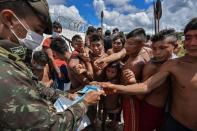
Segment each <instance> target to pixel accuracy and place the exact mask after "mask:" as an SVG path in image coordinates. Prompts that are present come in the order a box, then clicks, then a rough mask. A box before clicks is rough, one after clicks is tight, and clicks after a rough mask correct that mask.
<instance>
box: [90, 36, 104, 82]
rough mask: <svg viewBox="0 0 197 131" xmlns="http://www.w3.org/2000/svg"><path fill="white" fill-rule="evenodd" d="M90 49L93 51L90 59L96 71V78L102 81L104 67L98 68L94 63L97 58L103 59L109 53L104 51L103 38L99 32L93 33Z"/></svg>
mask: <svg viewBox="0 0 197 131" xmlns="http://www.w3.org/2000/svg"><path fill="white" fill-rule="evenodd" d="M90 49H91V50H92V52H91V53H90V59H91V62H92V66H93V71H94V80H96V81H102V73H103V69H99V68H97V66H94V64H93V63H94V62H95V61H96V60H97V59H101V58H104V57H106V56H107V54H105V52H104V45H103V40H102V39H101V37H100V36H99V35H98V34H93V35H92V37H91V42H90Z"/></svg>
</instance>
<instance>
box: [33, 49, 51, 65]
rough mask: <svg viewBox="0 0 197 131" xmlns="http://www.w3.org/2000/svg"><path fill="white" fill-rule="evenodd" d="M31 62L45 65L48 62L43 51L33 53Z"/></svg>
mask: <svg viewBox="0 0 197 131" xmlns="http://www.w3.org/2000/svg"><path fill="white" fill-rule="evenodd" d="M33 60H35V61H37V62H39V63H45V64H47V63H48V61H49V58H48V55H47V54H46V53H45V52H43V51H35V52H34V53H33Z"/></svg>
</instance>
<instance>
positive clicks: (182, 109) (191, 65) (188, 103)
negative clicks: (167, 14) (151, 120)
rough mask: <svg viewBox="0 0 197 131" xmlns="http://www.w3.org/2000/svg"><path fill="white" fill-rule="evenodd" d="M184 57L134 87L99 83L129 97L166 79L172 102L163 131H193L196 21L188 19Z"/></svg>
mask: <svg viewBox="0 0 197 131" xmlns="http://www.w3.org/2000/svg"><path fill="white" fill-rule="evenodd" d="M184 35H185V42H184V46H185V49H186V51H187V53H186V55H185V56H183V57H181V58H177V59H173V60H169V61H168V62H166V63H165V64H164V65H162V66H161V67H160V70H159V72H158V73H156V74H155V75H153V76H152V77H150V78H149V79H148V80H146V81H145V82H144V83H140V84H134V85H128V86H123V85H113V84H103V85H102V86H103V87H107V88H111V89H113V91H118V92H125V93H127V94H128V93H130V94H146V93H150V92H151V91H152V90H154V89H156V88H158V87H159V86H160V85H161V84H163V83H164V82H165V80H166V79H167V78H168V77H169V76H170V77H171V84H172V103H171V110H170V114H169V115H168V117H167V118H166V120H165V122H164V124H163V128H162V130H163V131H192V130H197V112H196V110H197V103H196V101H195V100H196V99H197V68H196V67H197V18H194V19H192V20H191V21H190V22H189V23H188V24H187V25H186V27H185V30H184Z"/></svg>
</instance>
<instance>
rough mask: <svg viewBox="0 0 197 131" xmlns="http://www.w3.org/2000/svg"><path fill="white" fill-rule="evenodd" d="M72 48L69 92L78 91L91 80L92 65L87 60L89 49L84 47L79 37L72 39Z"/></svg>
mask: <svg viewBox="0 0 197 131" xmlns="http://www.w3.org/2000/svg"><path fill="white" fill-rule="evenodd" d="M72 46H73V47H74V49H75V51H73V52H72V55H71V57H70V60H69V76H70V80H71V84H72V85H71V92H75V91H78V90H80V89H81V88H82V87H84V86H85V85H87V84H88V83H89V82H91V81H92V79H93V71H92V65H91V62H90V58H89V52H90V50H89V48H87V47H85V45H84V42H83V40H82V38H81V36H80V35H75V36H73V38H72Z"/></svg>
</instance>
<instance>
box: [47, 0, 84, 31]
mask: <svg viewBox="0 0 197 131" xmlns="http://www.w3.org/2000/svg"><path fill="white" fill-rule="evenodd" d="M48 3H49V11H50V14H51V17H52V20H53V21H57V20H59V22H60V23H61V24H62V26H63V27H64V28H69V29H71V30H81V28H84V26H85V25H86V23H87V22H86V21H85V19H84V18H83V17H82V16H81V15H80V13H79V10H78V9H77V8H76V7H75V6H74V5H72V6H66V0H48Z"/></svg>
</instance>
